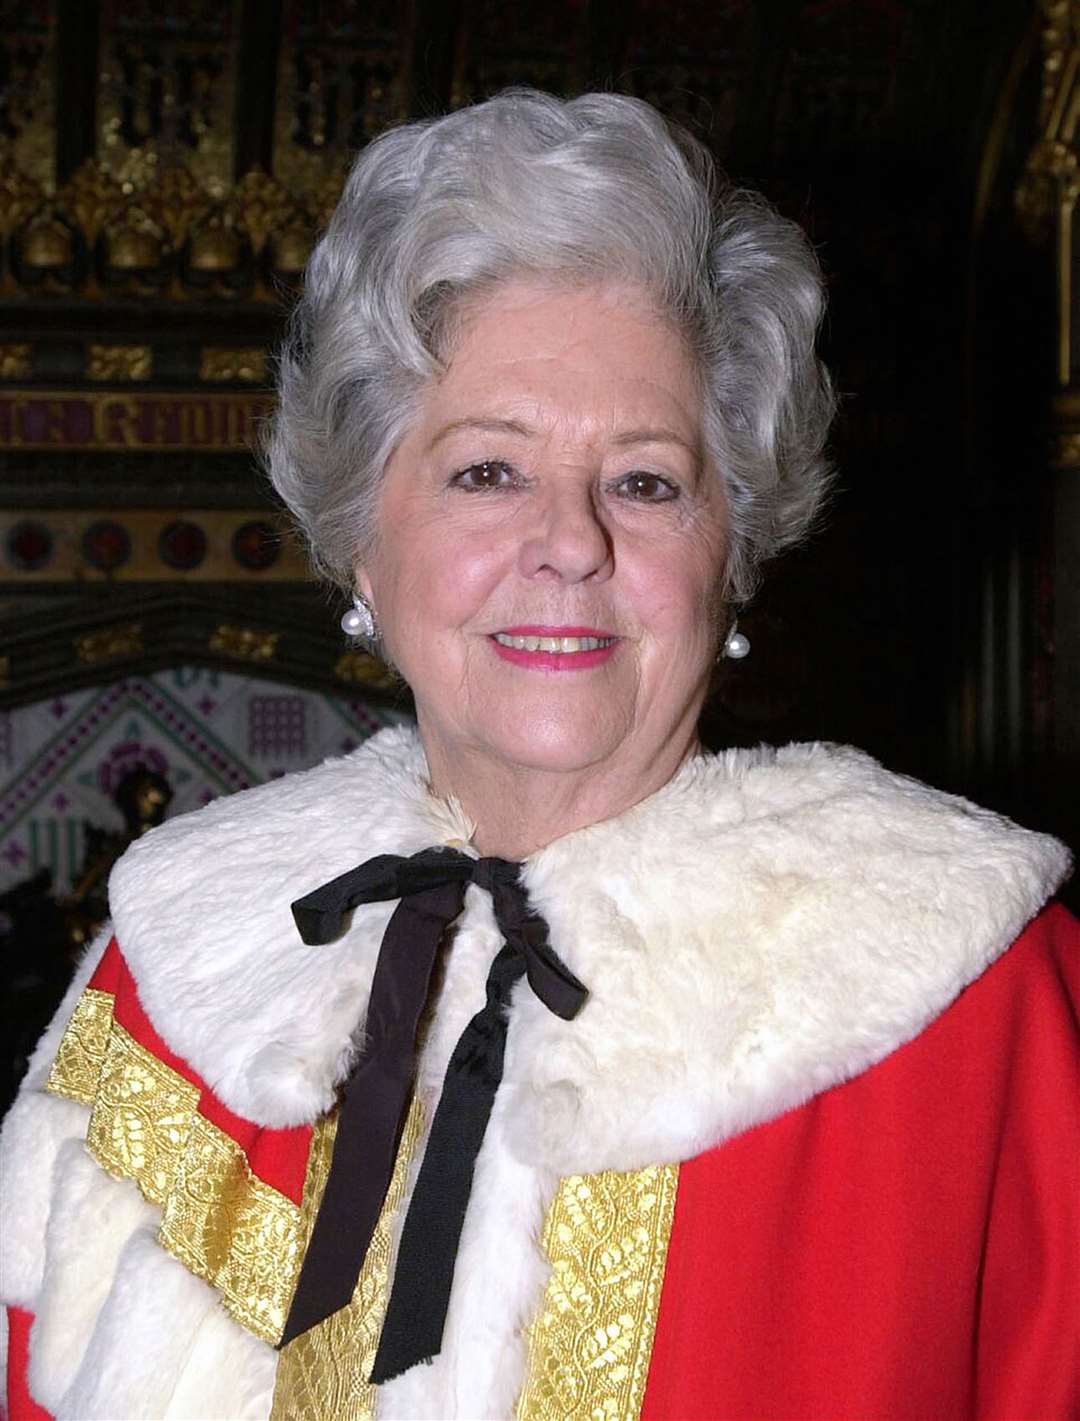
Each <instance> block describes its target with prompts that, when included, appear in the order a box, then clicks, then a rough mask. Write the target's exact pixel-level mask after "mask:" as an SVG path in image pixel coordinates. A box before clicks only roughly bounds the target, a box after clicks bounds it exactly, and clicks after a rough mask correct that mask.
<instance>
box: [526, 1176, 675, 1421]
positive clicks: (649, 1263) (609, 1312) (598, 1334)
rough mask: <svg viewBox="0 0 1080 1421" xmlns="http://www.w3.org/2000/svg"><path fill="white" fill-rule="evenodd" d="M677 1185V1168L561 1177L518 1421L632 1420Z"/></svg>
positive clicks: (546, 1238)
mask: <svg viewBox="0 0 1080 1421" xmlns="http://www.w3.org/2000/svg"><path fill="white" fill-rule="evenodd" d="M678 1183H679V1167H678V1165H662V1166H659V1167H656V1168H650V1169H640V1170H635V1171H632V1172H630V1173H627V1174H620V1173H616V1172H614V1171H611V1170H609V1171H606V1172H605V1173H603V1174H592V1175H579V1174H578V1175H570V1176H568V1177H567V1178H566V1179H564V1180H563V1181H562V1182H561V1184H560V1185H559V1191H558V1193H557V1194H556V1196H555V1199H554V1202H553V1203H552V1205H551V1208H550V1209H549V1211H548V1216H547V1222H546V1224H545V1226H544V1236H543V1245H544V1250H545V1252H546V1253H547V1255H548V1257H549V1259H550V1260H551V1277H550V1279H549V1281H548V1286H547V1291H546V1293H545V1294H544V1300H543V1302H542V1304H541V1306H540V1314H539V1316H538V1317H537V1318H536V1320H535V1322H534V1323H533V1324H532V1326H531V1328H530V1329H529V1360H528V1365H527V1368H526V1373H525V1385H524V1388H523V1390H522V1393H521V1397H520V1399H519V1401H518V1407H517V1418H518V1421H637V1417H638V1415H639V1414H640V1411H641V1403H642V1400H643V1398H644V1395H645V1382H646V1379H647V1377H648V1373H649V1359H650V1358H651V1356H652V1345H653V1336H654V1334H655V1331H656V1318H657V1313H658V1312H659V1308H660V1289H661V1285H662V1284H663V1280H664V1268H665V1265H666V1262H667V1249H668V1240H669V1238H670V1236H671V1222H672V1218H673V1216H674V1212H675V1194H676V1191H677V1189H678Z"/></svg>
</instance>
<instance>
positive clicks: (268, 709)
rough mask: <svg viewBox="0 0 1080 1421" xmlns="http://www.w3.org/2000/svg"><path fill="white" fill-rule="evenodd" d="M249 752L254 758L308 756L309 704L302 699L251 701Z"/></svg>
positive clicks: (258, 699) (284, 698) (261, 698)
mask: <svg viewBox="0 0 1080 1421" xmlns="http://www.w3.org/2000/svg"><path fill="white" fill-rule="evenodd" d="M248 751H249V753H250V754H252V755H261V756H266V757H269V756H271V755H274V756H278V755H285V756H292V755H304V754H306V753H307V705H306V703H305V701H304V700H303V698H302V697H300V696H252V698H251V700H250V701H249V702H248Z"/></svg>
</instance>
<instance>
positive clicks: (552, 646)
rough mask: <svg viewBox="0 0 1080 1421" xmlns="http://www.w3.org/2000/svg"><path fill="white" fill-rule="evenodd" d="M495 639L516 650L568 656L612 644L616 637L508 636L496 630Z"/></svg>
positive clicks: (596, 649) (500, 643)
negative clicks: (548, 652) (547, 652)
mask: <svg viewBox="0 0 1080 1421" xmlns="http://www.w3.org/2000/svg"><path fill="white" fill-rule="evenodd" d="M495 640H496V641H497V642H498V643H499V645H500V646H510V647H513V649H514V650H515V651H551V652H555V653H557V654H558V655H560V656H568V655H572V654H573V653H574V652H577V651H598V650H599V649H600V647H602V646H610V645H611V644H612V642H614V640H615V638H614V637H613V636H604V637H600V636H508V635H507V634H506V632H496V633H495Z"/></svg>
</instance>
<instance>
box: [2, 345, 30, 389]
mask: <svg viewBox="0 0 1080 1421" xmlns="http://www.w3.org/2000/svg"><path fill="white" fill-rule="evenodd" d="M30 371H31V360H30V346H29V344H28V343H27V342H26V341H16V342H14V343H12V344H10V345H0V380H26V379H28V378H29V376H30Z"/></svg>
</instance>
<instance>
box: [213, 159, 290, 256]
mask: <svg viewBox="0 0 1080 1421" xmlns="http://www.w3.org/2000/svg"><path fill="white" fill-rule="evenodd" d="M229 206H230V207H231V208H232V210H233V212H234V213H235V217H236V221H237V223H238V225H240V226H241V227H243V228H244V230H245V231H246V232H247V234H248V236H249V237H250V238H251V245H252V246H253V247H254V249H255V250H256V251H261V250H262V247H263V244H264V243H265V242H266V239H267V237H269V235H270V233H271V232H274V231H277V230H278V229H280V228H284V227H287V226H289V225H291V224H292V223H293V222H295V221H296V220H297V218H298V216H299V209H298V208H297V206H296V203H295V202H294V201H293V199H292V198H291V197H290V196H289V194H288V192H286V190H285V189H284V188H283V187H282V186H281V184H280V183H279V182H278V181H277V180H276V179H274V178H272V177H270V176H269V175H268V174H266V173H264V172H263V171H262V169H261V168H252V169H251V171H250V172H247V173H245V174H244V176H243V177H242V178H241V179H240V181H239V182H238V183H237V184H236V187H235V188H234V189H233V192H232V197H231V199H230V203H229Z"/></svg>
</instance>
